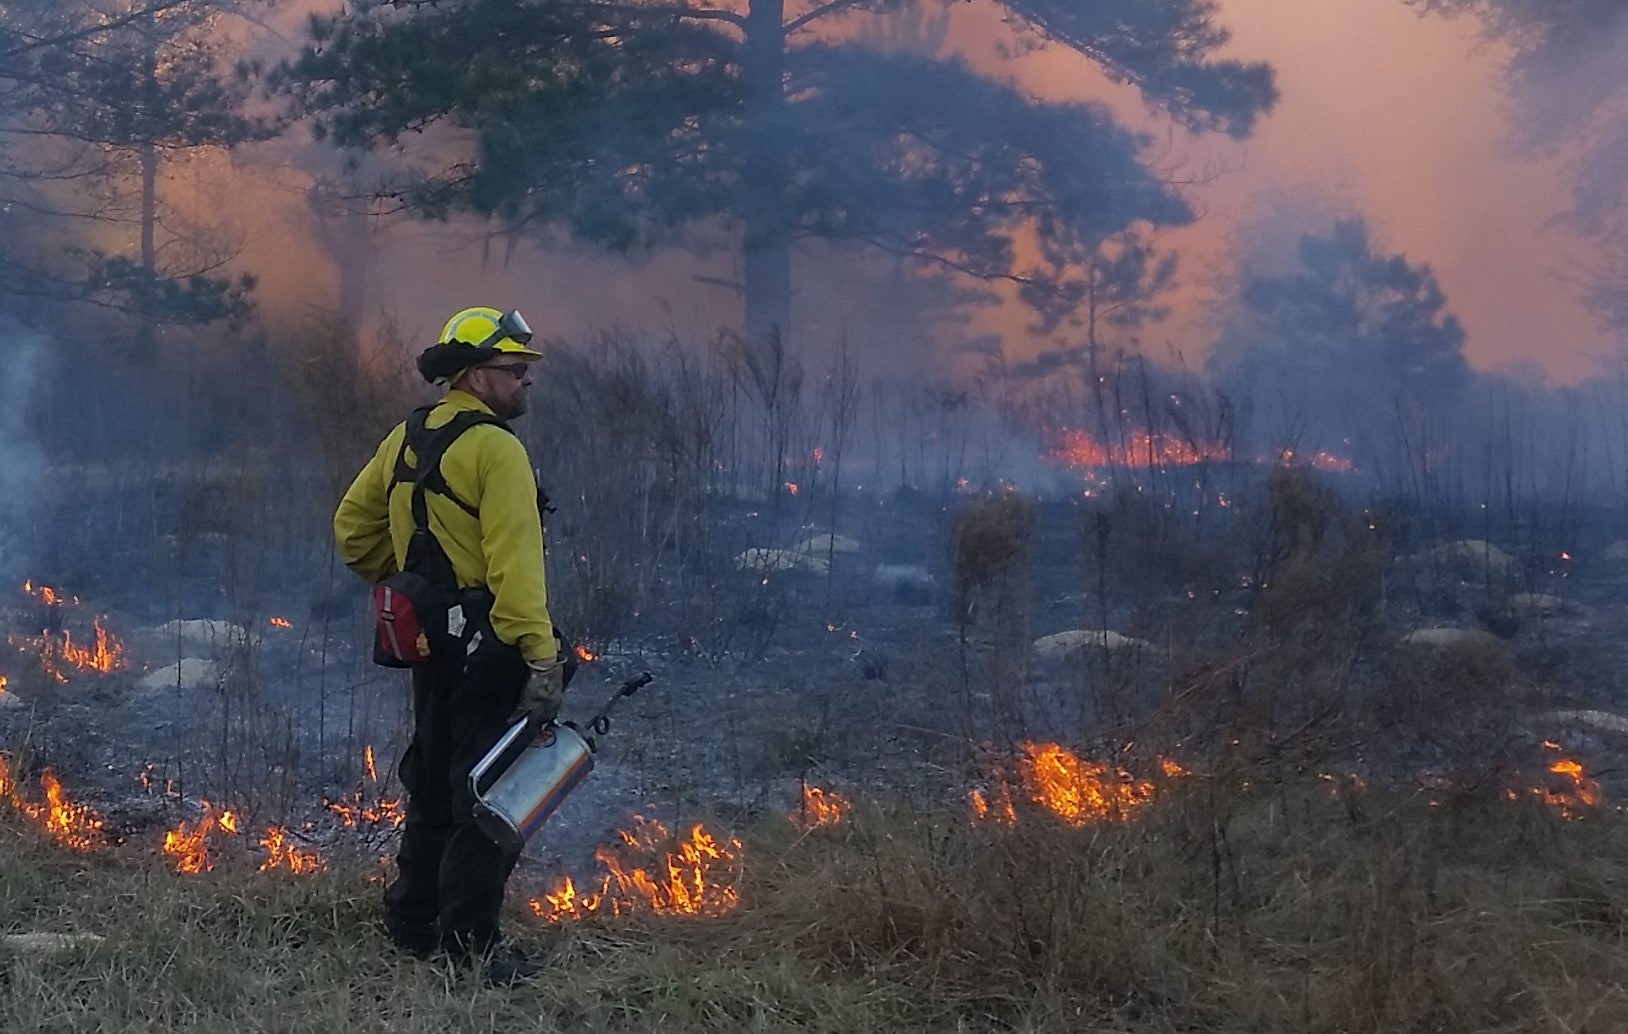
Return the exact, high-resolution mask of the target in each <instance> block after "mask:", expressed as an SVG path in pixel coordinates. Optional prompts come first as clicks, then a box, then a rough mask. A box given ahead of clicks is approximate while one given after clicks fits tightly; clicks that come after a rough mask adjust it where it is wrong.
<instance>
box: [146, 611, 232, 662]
mask: <svg viewBox="0 0 1628 1034" xmlns="http://www.w3.org/2000/svg"><path fill="white" fill-rule="evenodd" d="M137 635H138V636H139V637H140V638H141V640H142V642H143V644H144V645H146V646H148V647H149V648H150V649H152V650H156V651H159V653H160V655H162V652H163V651H165V650H168V651H170V655H171V656H174V655H175V651H176V649H177V646H179V648H180V649H181V650H183V651H188V652H191V651H198V652H202V653H209V654H212V655H216V656H218V655H220V654H221V653H223V652H225V650H226V649H227V648H228V647H229V646H230V645H231V644H232V643H234V642H235V643H243V642H246V641H247V640H248V637H249V630H248V629H246V628H244V627H243V626H242V625H239V624H237V623H235V622H232V621H220V620H215V619H211V618H187V619H182V620H176V621H166V622H165V623H164V624H162V625H159V626H158V627H156V628H144V629H141V630H139V631H138V632H137Z"/></svg>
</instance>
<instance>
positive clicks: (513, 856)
mask: <svg viewBox="0 0 1628 1034" xmlns="http://www.w3.org/2000/svg"><path fill="white" fill-rule="evenodd" d="M530 342H531V330H530V328H528V327H527V326H526V323H525V320H524V319H523V318H522V317H521V316H520V314H519V313H518V312H509V313H501V312H499V311H498V310H497V309H491V308H485V307H479V308H470V309H464V310H463V311H461V312H459V313H457V314H456V315H455V316H453V317H452V318H451V319H450V320H448V321H447V324H446V327H445V328H443V330H442V331H441V337H440V340H439V342H438V343H437V344H435V345H433V346H431V347H430V348H427V349H425V350H424V352H423V353H422V354H421V355H420V356H419V358H418V370H419V373H420V374H422V375H423V376H424V378H425V380H427V381H430V382H431V383H433V384H437V385H443V386H445V388H446V393H445V395H444V396H443V397H442V398H441V400H440V402H439V403H438V404H436V405H435V406H434V407H433V408H432V409H429V410H428V414H427V416H423V417H420V418H419V420H420V422H421V425H422V428H423V429H424V430H420V431H416V432H415V433H416V434H418V435H419V437H418V438H417V439H416V441H417V444H418V448H420V449H426V451H428V447H426V446H425V444H424V442H425V441H426V440H427V439H425V438H424V437H423V436H424V435H425V433H426V432H427V431H433V430H435V429H437V428H447V427H450V426H451V425H453V424H454V423H456V424H458V425H459V426H458V427H455V428H453V429H452V435H453V437H452V438H451V440H450V444H445V445H444V452H442V453H441V455H440V458H439V479H438V480H436V479H433V478H432V480H431V481H429V482H426V483H427V484H430V485H431V486H432V487H431V489H430V490H429V491H424V492H422V496H423V501H422V503H421V504H419V505H420V507H421V508H422V509H423V510H427V512H428V513H427V516H428V519H427V521H426V522H425V523H426V524H427V526H428V531H429V535H428V536H427V538H428V539H431V540H433V541H432V542H431V546H432V547H433V548H434V549H437V550H439V551H440V552H441V553H442V554H444V557H443V558H442V560H441V564H442V569H443V570H448V569H449V570H450V577H451V578H453V579H454V580H455V581H456V586H455V587H453V586H447V587H446V588H447V589H449V590H451V591H452V593H453V595H452V596H451V598H453V599H456V600H457V601H458V603H459V604H460V605H461V608H462V609H461V614H462V620H461V621H459V622H457V623H458V624H459V625H460V626H462V625H464V624H465V623H467V627H466V628H461V629H460V628H452V629H449V631H450V632H451V633H452V634H453V635H459V636H460V642H461V644H463V645H465V646H467V653H466V651H465V649H463V648H460V649H458V650H456V651H451V652H450V654H449V655H444V656H438V657H437V656H432V657H430V658H429V659H428V660H424V661H422V662H419V663H416V664H414V666H413V669H412V683H413V738H412V743H411V745H410V746H409V747H408V749H407V752H406V754H405V756H404V757H403V758H402V761H401V765H400V769H399V771H400V774H401V781H402V786H403V787H404V788H405V789H406V791H407V794H408V797H407V820H406V825H405V828H404V830H403V832H402V839H401V845H400V848H399V851H398V853H397V855H396V878H395V880H394V881H393V882H392V883H391V884H390V885H389V886H388V887H387V888H386V889H385V892H384V903H385V928H386V930H387V931H388V933H389V935H390V937H391V939H392V940H393V941H394V942H395V944H396V945H397V946H398V947H400V948H401V949H403V950H405V951H407V952H409V953H411V954H413V955H415V956H417V957H420V958H429V957H432V956H435V955H438V954H440V953H444V954H445V956H446V957H448V958H450V959H452V960H453V961H455V962H458V963H469V964H479V965H481V967H482V972H483V975H484V977H485V978H486V980H487V981H488V982H489V983H494V984H508V983H514V982H516V981H519V980H525V979H529V978H531V977H533V976H535V975H537V972H538V967H537V966H536V965H534V964H532V963H530V962H528V961H527V960H526V959H525V958H524V957H523V955H521V954H520V953H518V952H515V951H512V950H511V951H506V952H505V951H503V950H502V949H500V945H499V940H500V939H499V930H498V913H499V910H500V908H501V906H502V903H503V886H504V883H505V882H506V881H507V879H508V877H509V874H510V872H511V871H512V870H513V868H514V865H515V863H516V861H518V859H519V851H518V849H512V848H505V847H502V846H499V845H498V844H497V843H495V842H494V841H493V840H492V839H490V838H489V837H488V836H487V835H486V834H485V833H483V832H482V831H481V830H480V828H479V827H478V826H477V825H476V824H475V821H474V818H473V812H472V807H473V801H472V800H471V799H470V798H469V794H468V790H467V780H468V774H469V771H470V769H471V768H472V767H473V766H474V764H475V763H476V762H477V761H479V759H480V758H481V756H482V755H483V754H484V753H485V752H486V751H487V750H488V749H489V748H490V747H491V745H492V744H493V743H494V742H496V740H497V739H498V737H499V736H500V735H501V734H502V733H503V731H504V730H505V729H506V728H507V727H508V726H509V725H510V724H511V723H512V722H513V721H514V720H515V719H516V717H517V716H518V715H521V714H524V715H526V716H527V717H528V718H529V719H530V720H531V721H532V722H533V723H534V724H536V725H537V726H539V727H540V726H541V725H543V724H546V723H548V722H550V721H552V720H553V719H554V717H555V715H556V714H557V713H558V711H559V707H560V702H561V697H562V695H563V692H564V682H565V677H566V675H565V665H564V658H563V657H562V655H561V654H562V651H561V649H560V646H559V639H558V637H557V636H556V635H555V632H554V626H553V622H552V621H551V620H550V618H549V612H548V590H547V585H546V583H545V578H544V571H543V531H542V522H541V519H540V511H539V501H538V491H537V483H536V479H535V477H534V475H533V473H532V467H531V462H530V460H529V458H528V457H527V455H526V449H525V446H524V445H522V444H521V442H520V440H519V439H518V438H516V437H515V435H514V434H513V433H512V432H511V431H510V430H509V428H508V425H507V424H505V423H502V421H507V420H512V419H514V418H515V417H518V416H520V415H521V414H523V413H525V411H526V392H527V389H528V388H529V387H530V386H531V384H532V365H531V364H533V363H534V362H536V361H537V360H538V359H540V358H542V355H541V354H540V353H538V352H535V351H533V350H531V349H530V348H529V347H527V346H528V345H529V344H530ZM410 424H411V421H404V422H403V423H401V424H397V425H396V427H395V428H394V429H393V430H392V431H391V432H390V433H389V434H388V435H386V436H385V438H384V441H383V442H382V443H380V445H379V447H378V450H377V451H376V452H375V453H374V454H373V458H372V459H371V460H369V461H368V463H367V465H366V466H364V467H363V468H362V471H361V473H360V474H358V475H357V476H356V480H355V481H354V482H353V483H352V484H351V486H350V488H349V490H347V491H346V492H345V496H344V499H343V500H341V502H340V504H339V509H338V511H337V512H336V513H335V514H334V537H335V540H336V541H337V543H338V547H339V554H340V557H341V559H343V561H344V563H345V564H346V566H348V567H349V568H350V569H351V570H353V571H355V572H356V573H357V574H359V575H361V576H362V577H363V578H366V579H367V580H368V581H369V582H373V583H377V582H379V581H380V580H381V579H384V578H386V577H387V576H391V575H393V574H395V572H398V571H405V570H408V569H409V557H410V551H409V542H410V540H412V539H413V537H414V536H413V532H414V528H415V526H416V524H417V521H418V520H421V519H422V517H420V518H418V519H415V516H414V502H413V497H414V484H415V482H414V479H415V478H417V477H419V476H421V475H425V474H428V475H434V474H435V473H436V471H434V470H426V471H419V470H418V468H417V463H418V460H419V459H421V458H424V457H423V456H422V455H421V454H420V453H419V452H417V451H415V448H414V440H412V439H410V438H409V433H410V432H409V426H410ZM462 425H470V426H467V429H464V428H463V426H462ZM442 437H443V438H445V437H446V436H445V435H443V436H442ZM426 466H427V465H426ZM404 475H405V477H404ZM443 489H444V491H443ZM425 537H426V536H421V538H425ZM447 561H450V567H449V568H448V565H447ZM415 563H416V561H415ZM376 659H377V658H376Z"/></svg>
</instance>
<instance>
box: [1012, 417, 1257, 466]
mask: <svg viewBox="0 0 1628 1034" xmlns="http://www.w3.org/2000/svg"><path fill="white" fill-rule="evenodd" d="M1042 455H1043V457H1044V458H1045V459H1047V460H1049V461H1051V462H1053V463H1060V464H1062V465H1064V466H1067V467H1073V468H1075V469H1076V470H1091V469H1095V468H1099V467H1192V466H1196V465H1198V464H1200V463H1211V462H1224V461H1226V460H1230V459H1231V458H1232V452H1231V450H1230V449H1228V448H1227V447H1226V446H1225V445H1223V444H1220V443H1218V442H1189V441H1185V440H1183V439H1181V438H1177V437H1174V436H1172V435H1167V434H1153V433H1150V432H1148V431H1132V432H1130V433H1129V434H1127V435H1126V436H1125V437H1124V439H1123V440H1122V441H1121V442H1119V443H1116V444H1108V445H1103V444H1101V443H1100V442H1098V441H1097V440H1096V438H1094V437H1092V435H1091V434H1090V433H1089V432H1087V431H1077V430H1074V429H1072V428H1068V427H1065V428H1062V429H1060V430H1059V431H1057V432H1055V433H1054V434H1048V435H1047V442H1046V446H1045V448H1044V450H1043V452H1042Z"/></svg>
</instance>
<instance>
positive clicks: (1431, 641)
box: [1402, 628, 1503, 650]
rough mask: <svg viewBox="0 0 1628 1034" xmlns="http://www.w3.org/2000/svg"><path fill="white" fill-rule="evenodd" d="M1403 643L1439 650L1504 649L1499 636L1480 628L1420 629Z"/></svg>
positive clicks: (1403, 640) (1403, 639)
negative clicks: (1466, 648) (1469, 648)
mask: <svg viewBox="0 0 1628 1034" xmlns="http://www.w3.org/2000/svg"><path fill="white" fill-rule="evenodd" d="M1402 643H1403V645H1406V646H1430V647H1435V648H1436V649H1438V650H1456V649H1462V648H1465V647H1480V648H1491V649H1500V648H1502V647H1503V643H1502V642H1500V641H1499V639H1498V637H1497V636H1495V635H1493V634H1492V633H1491V632H1484V631H1482V630H1481V629H1479V628H1419V629H1415V630H1413V631H1412V632H1409V633H1408V634H1407V635H1405V636H1403V637H1402Z"/></svg>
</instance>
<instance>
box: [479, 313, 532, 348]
mask: <svg viewBox="0 0 1628 1034" xmlns="http://www.w3.org/2000/svg"><path fill="white" fill-rule="evenodd" d="M504 338H508V339H509V340H511V341H513V342H514V343H515V344H517V345H520V346H521V347H522V348H523V347H525V346H526V345H529V344H531V325H530V324H528V323H527V322H526V318H525V317H524V316H522V315H520V310H519V309H510V310H509V311H508V312H506V313H504V314H503V315H502V316H500V317H498V321H497V326H496V327H494V328H493V329H492V332H491V333H490V334H488V335H486V340H485V341H482V342H481V343H480V344H478V345H476V346H475V347H476V348H496V347H497V343H498V342H499V341H502V340H503V339H504Z"/></svg>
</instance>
